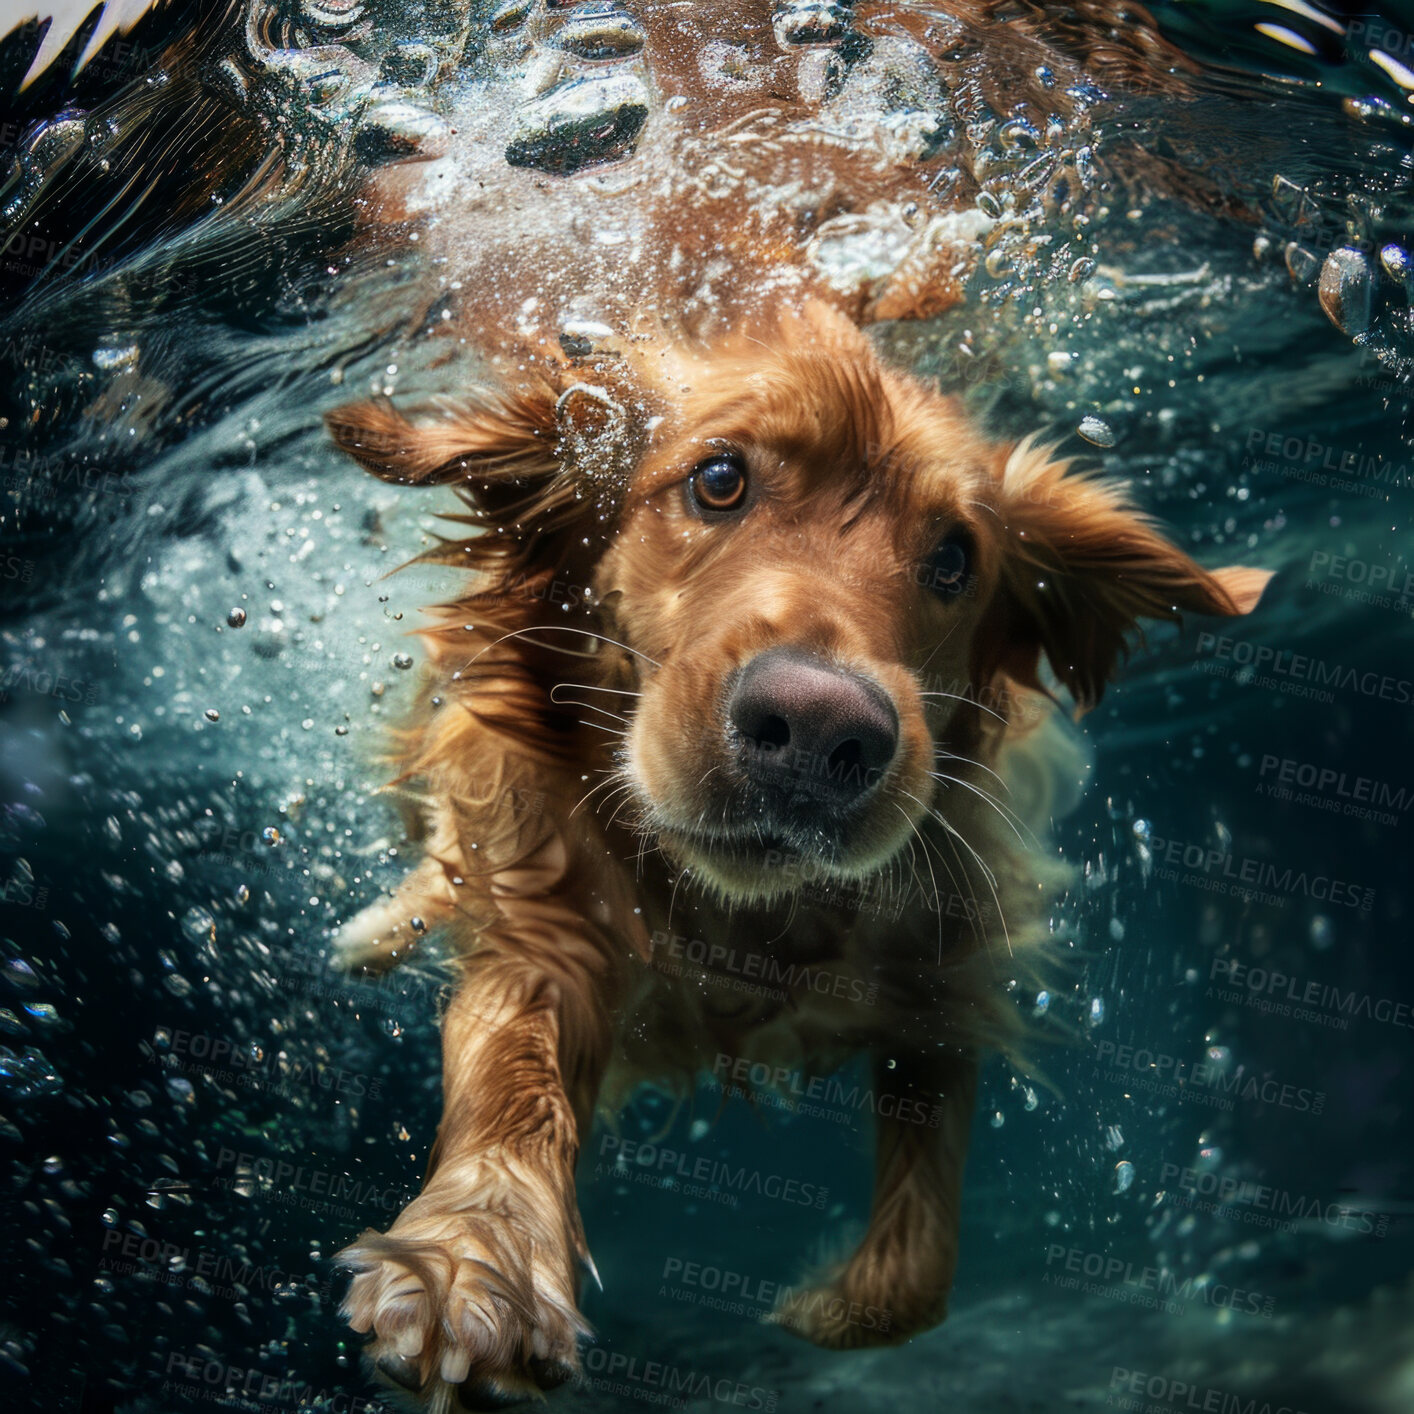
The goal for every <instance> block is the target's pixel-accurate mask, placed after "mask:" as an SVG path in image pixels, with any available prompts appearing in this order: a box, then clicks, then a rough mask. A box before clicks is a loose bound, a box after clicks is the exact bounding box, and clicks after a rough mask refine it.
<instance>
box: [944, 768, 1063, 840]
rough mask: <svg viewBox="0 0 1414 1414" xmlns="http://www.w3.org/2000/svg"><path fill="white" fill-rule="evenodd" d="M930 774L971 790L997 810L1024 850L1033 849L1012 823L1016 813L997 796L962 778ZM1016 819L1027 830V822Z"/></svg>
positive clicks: (1027, 831) (1017, 817) (1028, 831)
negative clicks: (1012, 817)
mask: <svg viewBox="0 0 1414 1414" xmlns="http://www.w3.org/2000/svg"><path fill="white" fill-rule="evenodd" d="M928 774H929V775H930V776H932V777H933V778H934V779H935V780H939V781H949V782H951V783H952V784H953V785H955V786H961V787H962V788H963V790H970V791H971V792H972V793H973V795H975V796H978V797H980V798H981V799H982V800H984V801H986V802H987V804H988V805H990V806H991V807H992V809H993V810H995V811H996V812H997V814H998V815H999V816H1000V817H1001V819H1002V820H1003V821H1004V822H1005V824H1006V827H1007V829H1009V830H1010V831H1011V832H1012V834H1014V835H1015V836H1016V838H1017V840H1018V842H1019V843H1020V844H1021V847H1022V848H1023V849H1029V848H1030V847H1031V846H1030V845H1028V843H1027V841H1026V837H1025V836H1024V835H1023V834H1022V833H1021V830H1019V829H1017V827H1016V825H1014V824H1013V823H1012V821H1011V818H1010V817H1011V816H1013V815H1015V811H1012V810H1008V809H1007V807H1006V806H1005V805H1003V804H1002V802H1001V801H999V800H998V799H996V797H995V796H993V795H990V794H989V793H988V792H987V791H985V790H983V789H982V788H981V787H980V786H976V785H973V784H972V782H970V781H964V780H963V779H962V777H961V776H949V775H947V774H946V773H945V772H942V771H929V772H928ZM1016 819H1017V820H1018V821H1019V822H1020V823H1021V825H1022V827H1023V828H1025V826H1026V822H1025V821H1024V820H1022V819H1021V817H1020V816H1019V815H1017V816H1016ZM1026 833H1027V834H1028V835H1029V834H1031V831H1030V829H1027V830H1026ZM1035 838H1036V837H1035V836H1034V835H1032V841H1033V842H1035Z"/></svg>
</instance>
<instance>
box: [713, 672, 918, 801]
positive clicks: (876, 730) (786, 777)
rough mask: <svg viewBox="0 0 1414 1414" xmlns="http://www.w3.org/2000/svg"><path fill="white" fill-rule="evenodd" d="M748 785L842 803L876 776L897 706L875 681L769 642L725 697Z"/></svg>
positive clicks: (885, 757)
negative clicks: (727, 697) (769, 646)
mask: <svg viewBox="0 0 1414 1414" xmlns="http://www.w3.org/2000/svg"><path fill="white" fill-rule="evenodd" d="M727 718H728V720H729V722H730V723H731V726H732V728H733V729H734V730H735V732H736V735H737V739H738V750H739V756H740V760H741V763H742V766H743V767H744V769H745V771H746V774H747V776H748V777H749V779H750V780H751V781H752V782H753V784H756V785H759V786H763V787H766V788H768V789H770V790H772V791H773V792H777V793H780V794H784V795H786V796H788V797H792V798H794V797H797V796H798V795H804V796H806V797H814V798H815V799H816V800H818V801H820V802H822V803H825V802H827V803H830V804H834V805H849V804H853V803H854V802H855V801H857V800H860V799H862V798H863V797H864V796H866V795H868V794H869V793H870V792H871V791H872V790H873V789H874V788H875V787H876V786H877V785H878V784H879V782H880V781H881V780H882V779H883V776H884V772H885V771H886V770H887V769H888V765H889V762H890V761H892V760H893V759H894V752H895V750H896V749H897V747H898V712H897V711H896V710H895V708H894V704H893V703H892V701H890V699H889V696H888V694H887V693H886V692H884V690H883V689H882V688H879V687H876V686H875V685H874V684H873V683H872V682H870V681H868V679H866V678H862V677H860V676H859V675H858V674H857V673H851V672H847V671H845V670H844V669H843V668H837V667H834V666H832V665H831V664H829V663H827V662H825V661H824V660H823V659H821V658H817V657H815V656H814V655H813V654H810V653H804V652H800V651H798V650H795V649H790V648H773V649H770V650H769V651H768V652H765V653H761V654H758V655H757V656H756V657H755V658H753V659H752V660H751V661H750V662H749V663H748V664H747V665H746V667H745V668H744V669H743V670H742V673H741V676H740V677H739V678H738V679H737V683H736V686H735V688H734V689H733V690H732V695H731V699H730V701H729V702H728V704H727Z"/></svg>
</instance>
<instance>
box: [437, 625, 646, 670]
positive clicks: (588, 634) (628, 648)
mask: <svg viewBox="0 0 1414 1414" xmlns="http://www.w3.org/2000/svg"><path fill="white" fill-rule="evenodd" d="M527 633H577V634H580V635H581V636H582V637H584V638H593V639H595V640H597V641H598V642H600V643H609V644H612V645H613V646H614V647H615V648H622V649H623V650H624V652H625V653H632V654H633V655H634V656H635V657H638V658H642V659H643V661H644V662H645V663H651V664H652V665H653V667H655V668H661V667H662V666H663V665H662V664H661V663H660V662H658V660H657V659H656V658H650V657H649V656H648V654H646V653H643V652H641V651H640V650H639V649H637V648H634V647H633V646H632V645H631V644H628V643H620V642H619V641H618V639H616V638H610V637H609V636H608V635H607V634H604V633H598V632H592V631H591V630H589V629H587V628H575V627H574V626H573V625H572V624H528V625H526V627H524V628H514V629H512V630H511V631H510V632H509V633H503V634H502V635H501V636H500V637H499V638H496V639H492V641H491V642H490V643H488V644H487V645H486V647H485V648H483V649H482V650H481V652H480V653H477V654H476V655H475V657H473V658H472V659H471V660H470V661H469V662H468V663H467V664H466V666H465V667H463V668H462V669H461V671H462V672H465V671H466V669H467V668H469V667H471V666H472V664H473V663H475V662H476V661H477V659H479V658H481V657H483V656H484V655H485V654H487V653H489V652H490V651H491V650H492V649H493V648H496V647H499V646H500V645H501V644H502V643H505V642H507V641H509V640H510V639H512V638H521V637H523V636H524V635H525V634H527ZM530 643H531V647H533V648H543V649H545V650H546V652H549V653H569V654H572V655H573V656H574V657H577V658H592V657H594V656H595V652H594V651H593V650H588V651H585V652H575V650H574V649H571V648H556V647H554V646H553V645H551V644H549V643H536V642H535V641H534V639H532V640H530Z"/></svg>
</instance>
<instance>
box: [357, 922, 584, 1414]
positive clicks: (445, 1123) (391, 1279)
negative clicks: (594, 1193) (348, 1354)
mask: <svg viewBox="0 0 1414 1414" xmlns="http://www.w3.org/2000/svg"><path fill="white" fill-rule="evenodd" d="M571 916H572V915H571V914H570V911H569V910H565V912H564V919H563V920H561V919H553V920H552V919H550V918H548V917H542V918H540V919H538V920H537V921H538V923H539V924H540V925H541V927H540V929H538V930H536V931H538V932H539V938H538V942H539V943H540V947H539V948H538V949H537V948H535V947H533V946H527V947H524V948H522V947H518V946H515V945H513V944H511V943H510V942H509V940H502V941H499V942H496V941H492V942H490V943H489V945H486V944H484V945H483V947H482V949H481V950H479V951H478V952H476V953H474V954H473V955H472V957H471V958H470V959H469V960H468V961H467V963H466V975H465V978H464V980H463V981H462V983H461V986H460V988H459V989H458V991H457V993H456V995H455V997H454V998H453V1000H452V1002H451V1004H450V1006H449V1007H448V1010H447V1013H446V1015H445V1017H444V1018H443V1024H442V1050H443V1080H442V1083H443V1118H442V1123H441V1126H440V1128H439V1130H438V1134H437V1142H436V1144H435V1146H434V1148H433V1151H432V1157H431V1162H430V1164H429V1167H428V1177H427V1181H426V1184H425V1186H424V1188H423V1191H422V1193H421V1195H420V1196H419V1197H418V1198H417V1199H416V1200H415V1201H414V1202H413V1203H411V1204H410V1205H409V1206H408V1207H407V1208H406V1209H405V1210H404V1212H403V1213H402V1215H401V1216H400V1217H399V1218H398V1220H397V1222H395V1223H394V1224H393V1227H392V1229H391V1230H390V1231H389V1232H388V1233H387V1234H386V1235H382V1234H379V1233H376V1232H365V1233H364V1234H363V1235H362V1236H361V1237H360V1238H359V1239H358V1240H357V1241H356V1242H355V1243H354V1244H353V1245H352V1246H350V1247H349V1248H347V1249H345V1251H344V1252H342V1253H341V1254H340V1261H341V1263H342V1264H343V1265H345V1266H348V1267H351V1268H352V1269H353V1270H354V1271H355V1272H357V1273H358V1275H357V1276H356V1277H355V1278H354V1281H353V1285H352V1287H351V1288H350V1291H349V1295H348V1298H347V1300H346V1302H345V1306H344V1311H345V1314H346V1315H347V1317H348V1319H349V1321H350V1322H351V1324H352V1325H353V1326H354V1328H355V1329H356V1330H358V1331H361V1332H367V1331H369V1330H372V1331H373V1332H374V1334H375V1336H376V1339H375V1341H374V1342H373V1345H372V1347H371V1349H370V1351H369V1354H370V1355H371V1357H372V1359H373V1360H374V1361H375V1362H376V1364H377V1366H378V1368H379V1369H380V1370H382V1372H383V1373H384V1374H385V1375H387V1376H388V1377H389V1378H390V1379H392V1380H394V1381H395V1382H396V1383H399V1384H402V1385H403V1386H404V1387H406V1388H410V1389H416V1390H418V1391H419V1392H420V1393H421V1394H422V1396H423V1397H424V1398H425V1399H427V1400H428V1401H429V1402H431V1403H432V1404H433V1407H435V1408H438V1409H446V1408H455V1407H456V1405H455V1403H454V1402H451V1401H450V1400H449V1396H450V1395H451V1390H450V1389H448V1386H455V1387H459V1389H458V1394H459V1396H460V1399H461V1401H462V1404H463V1406H465V1407H467V1408H481V1407H496V1406H497V1404H498V1402H503V1401H504V1400H505V1399H507V1398H509V1397H512V1396H517V1395H520V1396H524V1395H527V1394H534V1393H535V1392H536V1391H537V1390H538V1389H545V1388H550V1387H552V1386H554V1385H556V1384H561V1383H563V1382H564V1381H565V1380H566V1379H568V1378H570V1377H571V1376H572V1375H573V1373H574V1371H575V1370H576V1368H577V1365H578V1355H577V1349H576V1342H577V1339H578V1337H579V1335H580V1334H581V1333H583V1332H584V1331H585V1330H586V1327H585V1324H584V1321H583V1318H582V1317H581V1316H580V1315H579V1312H578V1310H577V1308H576V1299H577V1294H578V1283H579V1273H580V1268H581V1264H585V1263H588V1261H589V1254H588V1249H587V1247H586V1246H585V1241H584V1233H583V1229H582V1227H581V1225H580V1218H579V1209H578V1206H577V1204H576V1201H575V1191H574V1167H575V1158H576V1154H577V1151H578V1144H579V1135H580V1133H581V1132H582V1127H583V1126H586V1125H587V1124H588V1123H589V1122H590V1117H591V1114H592V1107H593V1103H594V1096H595V1093H596V1091H597V1088H598V1084H599V1080H600V1078H601V1076H602V1073H603V1067H604V1065H605V1063H606V1062H607V1058H608V1053H609V1048H610V1043H611V1035H612V1033H611V1023H610V1008H609V1004H608V1003H609V989H610V981H611V976H610V974H611V972H612V968H611V967H610V965H609V963H608V962H607V961H606V954H605V952H604V951H603V950H602V949H601V948H598V947H594V946H592V945H590V944H589V943H588V942H587V941H586V940H585V939H583V938H582V937H572V936H568V935H567V934H566V931H565V930H566V929H567V927H568V920H569V919H570V918H571ZM557 933H558V934H559V936H555V937H553V938H552V937H551V935H552V934H557ZM547 943H551V944H552V945H551V946H546V944H547Z"/></svg>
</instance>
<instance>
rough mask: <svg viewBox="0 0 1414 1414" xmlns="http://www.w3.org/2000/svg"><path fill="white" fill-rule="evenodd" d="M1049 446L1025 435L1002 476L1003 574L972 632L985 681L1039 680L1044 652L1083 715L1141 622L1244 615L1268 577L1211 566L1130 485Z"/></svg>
mask: <svg viewBox="0 0 1414 1414" xmlns="http://www.w3.org/2000/svg"><path fill="white" fill-rule="evenodd" d="M1050 452H1051V449H1050V448H1047V447H1043V446H1039V445H1037V444H1036V443H1035V442H1034V441H1026V442H1023V443H1021V444H1020V445H1019V446H1017V447H1016V448H1015V449H1013V450H1012V452H1011V453H1010V455H1009V456H1008V457H1007V458H1006V460H1005V463H1004V465H1003V467H1002V469H1001V473H1000V477H999V480H1000V486H999V494H998V498H997V511H998V514H999V516H1000V518H1001V522H1002V551H1001V559H1002V564H1001V573H1000V579H999V583H998V587H997V590H996V593H995V595H994V596H993V600H992V603H991V605H990V606H989V609H988V613H987V616H986V619H985V620H984V622H983V624H982V625H981V627H980V630H979V632H978V635H977V639H976V645H977V646H976V649H975V654H976V657H975V660H974V664H973V669H974V673H975V674H977V675H978V681H979V682H982V681H986V680H988V679H989V678H990V677H991V676H992V675H993V674H994V673H996V672H998V671H1000V672H1004V673H1006V674H1007V676H1009V677H1011V678H1012V679H1013V680H1015V681H1017V682H1019V683H1021V684H1023V685H1024V686H1027V687H1039V686H1040V684H1039V681H1038V676H1037V675H1038V669H1039V666H1040V657H1041V654H1043V653H1044V654H1045V656H1046V658H1047V659H1048V660H1049V662H1050V665H1051V668H1052V671H1053V672H1054V673H1055V675H1056V677H1057V678H1058V679H1059V680H1060V681H1061V682H1062V683H1064V684H1065V686H1066V687H1067V688H1069V690H1070V693H1071V695H1072V696H1073V697H1074V699H1075V702H1076V705H1077V706H1078V707H1079V708H1080V709H1081V710H1082V711H1083V710H1085V709H1087V708H1089V707H1093V706H1094V705H1095V704H1096V703H1097V702H1098V701H1099V700H1100V697H1101V696H1102V694H1103V693H1104V690H1105V683H1106V682H1107V681H1108V680H1109V678H1110V676H1111V674H1112V673H1113V672H1114V670H1115V668H1116V667H1117V666H1118V665H1119V663H1120V662H1121V661H1122V660H1123V658H1124V656H1125V653H1126V643H1125V636H1126V634H1127V633H1129V632H1130V631H1131V630H1132V629H1133V628H1134V627H1135V626H1136V624H1137V623H1138V621H1139V620H1140V619H1144V618H1155V619H1177V618H1178V617H1179V616H1180V614H1183V613H1193V614H1222V615H1236V614H1246V613H1249V612H1250V611H1251V610H1252V609H1254V608H1255V607H1256V605H1257V601H1258V600H1259V599H1260V598H1261V597H1262V591H1263V589H1265V588H1266V584H1267V581H1268V580H1269V579H1270V578H1271V573H1270V572H1269V571H1267V570H1260V569H1246V568H1241V567H1232V568H1227V569H1217V570H1205V569H1204V568H1203V567H1202V566H1201V565H1199V564H1197V563H1195V562H1194V561H1193V560H1192V559H1190V558H1189V557H1188V556H1187V555H1185V554H1184V553H1183V551H1182V550H1180V549H1179V548H1178V547H1177V546H1176V545H1174V544H1173V543H1172V542H1171V541H1169V540H1168V539H1166V538H1165V537H1164V536H1163V534H1162V533H1161V532H1160V531H1159V529H1158V528H1157V526H1156V525H1155V524H1154V523H1153V522H1152V521H1151V520H1150V519H1149V518H1148V517H1146V516H1144V515H1142V514H1140V513H1139V512H1138V511H1136V510H1135V509H1134V508H1133V507H1132V506H1131V505H1130V504H1129V502H1128V501H1127V499H1126V497H1125V495H1124V492H1123V490H1122V488H1120V487H1118V486H1116V485H1115V484H1114V483H1113V482H1109V481H1105V480H1103V479H1101V478H1098V477H1096V476H1093V475H1069V476H1068V475H1066V472H1067V470H1068V468H1069V466H1070V463H1069V462H1066V461H1055V460H1053V459H1052V457H1051V455H1050Z"/></svg>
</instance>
